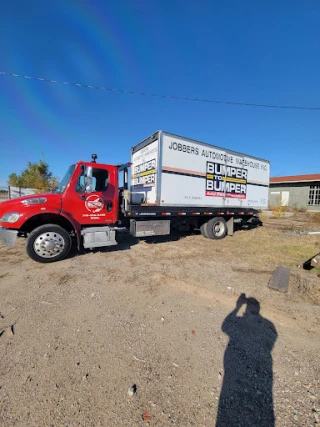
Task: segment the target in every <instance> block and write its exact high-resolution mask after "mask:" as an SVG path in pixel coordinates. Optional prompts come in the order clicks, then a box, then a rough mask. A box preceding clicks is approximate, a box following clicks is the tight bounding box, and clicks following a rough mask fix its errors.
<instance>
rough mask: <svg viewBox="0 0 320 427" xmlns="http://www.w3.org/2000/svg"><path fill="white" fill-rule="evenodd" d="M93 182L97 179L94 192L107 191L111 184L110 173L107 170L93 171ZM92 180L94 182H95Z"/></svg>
mask: <svg viewBox="0 0 320 427" xmlns="http://www.w3.org/2000/svg"><path fill="white" fill-rule="evenodd" d="M92 176H93V180H94V179H95V181H96V182H95V187H94V188H95V189H94V191H101V192H102V191H106V189H107V188H108V183H109V172H108V171H107V170H105V169H95V168H94V169H93V174H92ZM93 180H92V181H93Z"/></svg>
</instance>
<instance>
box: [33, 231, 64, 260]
mask: <svg viewBox="0 0 320 427" xmlns="http://www.w3.org/2000/svg"><path fill="white" fill-rule="evenodd" d="M70 248H71V237H70V234H69V233H68V232H67V231H66V230H65V229H64V228H62V227H60V226H59V225H56V224H46V225H41V226H40V227H37V228H35V229H34V230H33V231H32V232H31V233H30V234H29V237H28V239H27V242H26V251H27V254H28V255H29V257H30V258H32V259H33V260H34V261H37V262H41V263H49V262H55V261H59V260H61V259H63V258H65V257H66V256H67V255H68V253H69V251H70Z"/></svg>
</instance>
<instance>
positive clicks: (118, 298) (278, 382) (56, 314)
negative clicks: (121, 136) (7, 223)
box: [0, 217, 320, 427]
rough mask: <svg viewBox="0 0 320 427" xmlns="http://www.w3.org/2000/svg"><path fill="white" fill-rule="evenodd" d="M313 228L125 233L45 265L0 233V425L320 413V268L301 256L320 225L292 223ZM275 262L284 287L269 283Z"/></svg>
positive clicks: (285, 224)
mask: <svg viewBox="0 0 320 427" xmlns="http://www.w3.org/2000/svg"><path fill="white" fill-rule="evenodd" d="M308 227H309V228H310V224H309V225H307V224H305V223H304V219H303V217H302V218H300V219H299V220H296V219H294V220H293V219H291V218H287V219H267V220H266V221H265V222H264V226H263V227H258V228H255V229H252V230H242V231H238V232H236V233H235V235H234V236H233V237H227V238H225V239H223V240H221V241H212V240H208V239H204V238H203V237H202V236H201V235H198V234H194V235H189V236H180V237H178V236H176V237H173V238H171V239H169V240H168V239H158V240H155V239H154V240H152V239H151V240H148V241H140V242H139V241H137V240H135V239H132V238H130V237H129V236H125V235H123V236H122V237H121V238H120V244H119V246H118V247H115V248H112V249H106V250H97V251H94V252H90V251H85V252H83V253H81V254H75V253H73V254H71V255H70V256H69V258H68V259H66V260H64V261H61V262H58V263H53V264H49V265H42V264H38V263H35V262H33V261H32V260H30V259H29V258H28V257H27V255H26V253H25V251H24V240H23V239H21V240H19V242H18V244H17V245H16V246H14V247H12V248H7V247H4V246H1V247H0V313H1V316H0V352H1V353H0V425H1V426H146V425H150V426H171V425H177V426H183V427H185V426H196V427H199V426H217V427H223V426H230V427H233V426H246V427H253V426H259V427H262V426H266V427H273V426H277V427H280V426H297V427H298V426H299V427H302V426H303V427H306V426H310V427H311V426H314V425H315V424H317V423H320V419H319V418H320V400H319V398H320V395H319V379H320V376H319V370H320V363H319V354H320V339H319V338H320V326H319V325H320V310H319V306H320V278H319V277H318V274H320V272H319V271H318V272H316V271H306V270H303V269H302V268H299V267H298V265H301V264H303V262H304V261H306V260H307V259H308V258H310V257H312V256H313V255H315V254H316V253H317V252H319V251H320V247H319V246H317V245H316V242H317V241H319V240H320V236H319V235H302V236H298V235H296V234H294V233H292V231H296V230H297V229H298V230H301V229H304V228H308ZM318 229H320V226H318ZM287 233H289V234H287ZM278 265H283V266H288V267H290V269H291V276H290V287H289V292H287V293H280V292H277V291H274V290H271V289H270V288H268V286H267V285H268V282H269V279H270V277H271V275H272V272H273V271H274V269H275V268H276V267H277V266H278ZM242 293H244V294H246V296H247V297H248V299H245V298H244V297H243V296H242V297H240V295H241V294H242ZM249 297H250V298H249ZM259 305H260V311H259ZM218 414H219V415H218ZM319 425H320V424H319Z"/></svg>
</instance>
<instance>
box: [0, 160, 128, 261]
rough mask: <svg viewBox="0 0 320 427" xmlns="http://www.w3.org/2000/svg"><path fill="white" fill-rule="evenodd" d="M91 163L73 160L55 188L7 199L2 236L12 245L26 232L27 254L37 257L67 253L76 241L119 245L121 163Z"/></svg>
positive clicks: (0, 208) (1, 210)
mask: <svg viewBox="0 0 320 427" xmlns="http://www.w3.org/2000/svg"><path fill="white" fill-rule="evenodd" d="M92 157H93V159H92V162H83V161H80V162H77V163H75V164H73V165H71V166H70V167H69V168H68V170H67V172H66V174H65V176H64V177H63V179H62V180H61V182H60V184H59V186H58V188H57V189H56V191H55V192H54V193H47V194H38V195H37V194H35V195H30V196H25V197H20V198H17V199H12V200H8V201H6V202H3V203H2V204H1V205H0V241H1V242H2V243H4V244H6V245H14V244H15V241H16V238H17V236H18V235H24V236H26V237H28V239H27V244H26V250H27V253H28V255H29V256H30V257H31V258H32V259H34V260H35V261H38V262H44V263H48V262H52V261H58V260H59V259H62V258H64V257H66V255H67V254H68V252H69V251H70V248H71V245H72V237H75V238H76V240H77V246H78V248H80V244H81V242H82V240H83V244H84V247H89V248H92V247H99V246H108V245H113V244H116V243H117V242H116V241H115V231H114V230H113V229H111V228H110V227H109V226H112V227H114V226H115V225H116V224H117V223H118V221H119V186H118V175H119V169H120V168H119V167H117V166H112V165H107V164H100V163H96V158H97V156H96V155H93V156H92Z"/></svg>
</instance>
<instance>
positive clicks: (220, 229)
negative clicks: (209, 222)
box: [213, 221, 224, 237]
mask: <svg viewBox="0 0 320 427" xmlns="http://www.w3.org/2000/svg"><path fill="white" fill-rule="evenodd" d="M213 231H214V234H215V235H216V236H218V237H220V236H222V235H223V233H224V223H223V222H222V221H218V222H216V223H215V225H214V227H213Z"/></svg>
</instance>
